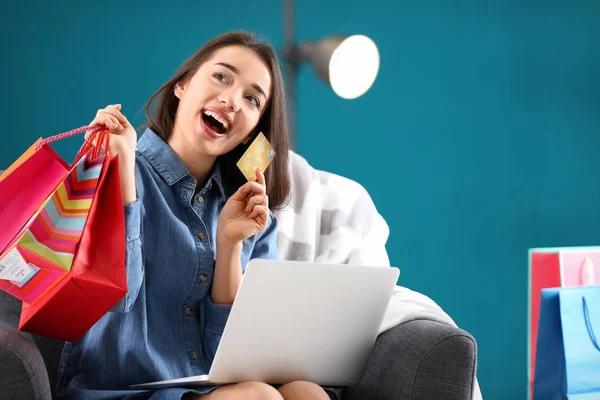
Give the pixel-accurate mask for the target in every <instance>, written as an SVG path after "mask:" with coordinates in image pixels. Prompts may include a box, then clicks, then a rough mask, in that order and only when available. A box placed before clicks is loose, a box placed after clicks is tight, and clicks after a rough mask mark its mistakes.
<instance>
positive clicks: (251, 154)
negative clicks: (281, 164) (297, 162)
mask: <svg viewBox="0 0 600 400" xmlns="http://www.w3.org/2000/svg"><path fill="white" fill-rule="evenodd" d="M273 158H275V150H273V147H272V146H271V143H269V141H268V140H267V138H266V137H265V135H263V133H262V132H261V133H259V134H258V136H257V137H256V139H254V141H253V142H252V144H251V145H250V146H249V147H248V149H246V152H245V153H244V155H243V156H242V157H241V158H240V160H239V161H238V162H237V164H236V165H237V166H238V168H239V169H240V171H242V174H244V176H245V177H246V179H247V180H249V181H255V180H256V173H255V172H254V171H256V168H260V170H261V171H262V172H263V173H264V172H265V170H266V169H267V167H268V166H269V164H270V163H271V161H273Z"/></svg>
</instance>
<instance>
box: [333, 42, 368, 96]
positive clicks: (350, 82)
mask: <svg viewBox="0 0 600 400" xmlns="http://www.w3.org/2000/svg"><path fill="white" fill-rule="evenodd" d="M378 72H379V51H378V50H377V45H376V44H375V42H373V41H372V40H371V39H370V38H368V37H367V36H364V35H353V36H350V37H348V38H346V39H344V40H343V41H342V42H341V43H340V45H339V46H338V47H337V48H336V49H335V50H334V51H333V54H332V56H331V59H330V61H329V82H330V84H331V88H332V89H333V91H334V92H335V93H336V94H337V95H338V96H340V97H342V98H344V99H355V98H357V97H360V96H362V95H363V94H365V92H366V91H367V90H369V88H370V87H371V86H372V85H373V82H375V78H376V77H377V73H378Z"/></svg>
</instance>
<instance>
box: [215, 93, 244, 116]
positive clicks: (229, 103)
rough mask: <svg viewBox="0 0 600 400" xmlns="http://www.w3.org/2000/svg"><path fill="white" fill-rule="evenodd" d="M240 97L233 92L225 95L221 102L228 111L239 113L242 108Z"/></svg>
mask: <svg viewBox="0 0 600 400" xmlns="http://www.w3.org/2000/svg"><path fill="white" fill-rule="evenodd" d="M238 97H239V96H238V95H237V94H236V93H235V92H234V91H233V90H232V91H228V92H225V93H223V94H222V95H221V98H220V99H219V101H220V102H221V104H223V105H224V106H225V108H227V110H228V111H238V110H239V108H240V107H239V100H238Z"/></svg>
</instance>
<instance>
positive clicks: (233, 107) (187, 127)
mask: <svg viewBox="0 0 600 400" xmlns="http://www.w3.org/2000/svg"><path fill="white" fill-rule="evenodd" d="M175 95H176V96H177V98H179V106H178V108H177V115H176V117H175V126H174V129H173V133H172V137H171V139H172V140H177V141H181V142H183V143H185V145H186V146H191V149H193V150H194V151H195V152H198V153H199V154H203V155H208V156H214V157H217V156H220V155H222V154H225V153H227V152H229V151H230V150H232V149H234V148H235V147H236V146H238V145H239V144H240V143H241V142H242V141H245V140H244V139H246V138H247V137H248V135H249V134H250V133H251V132H252V130H253V129H254V128H255V127H256V125H257V124H258V121H259V120H260V118H261V116H262V115H263V113H264V110H265V108H266V106H267V104H268V101H269V99H270V97H271V74H270V73H269V68H268V67H267V64H266V63H265V62H264V61H263V60H262V59H261V58H260V57H259V56H258V55H257V54H256V53H255V52H254V51H253V50H250V49H248V48H246V47H244V46H237V45H232V46H226V47H222V48H220V49H218V50H216V51H215V52H214V54H213V56H212V57H211V58H210V59H208V60H207V61H206V62H205V63H204V64H202V65H201V66H200V67H199V68H198V70H197V71H196V73H195V74H194V75H193V76H192V78H191V79H189V80H188V81H187V82H182V83H180V84H179V85H178V86H176V88H175Z"/></svg>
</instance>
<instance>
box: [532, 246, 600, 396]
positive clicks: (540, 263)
mask: <svg viewBox="0 0 600 400" xmlns="http://www.w3.org/2000/svg"><path fill="white" fill-rule="evenodd" d="M588 285H600V247H558V248H536V249H530V250H529V302H528V303H529V304H528V307H529V324H528V328H527V329H528V334H529V340H528V343H527V347H528V365H527V375H528V380H529V396H528V398H530V399H531V398H532V396H533V386H534V377H535V365H536V348H537V338H538V326H539V320H540V304H541V293H542V289H548V288H568V287H580V286H588Z"/></svg>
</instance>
